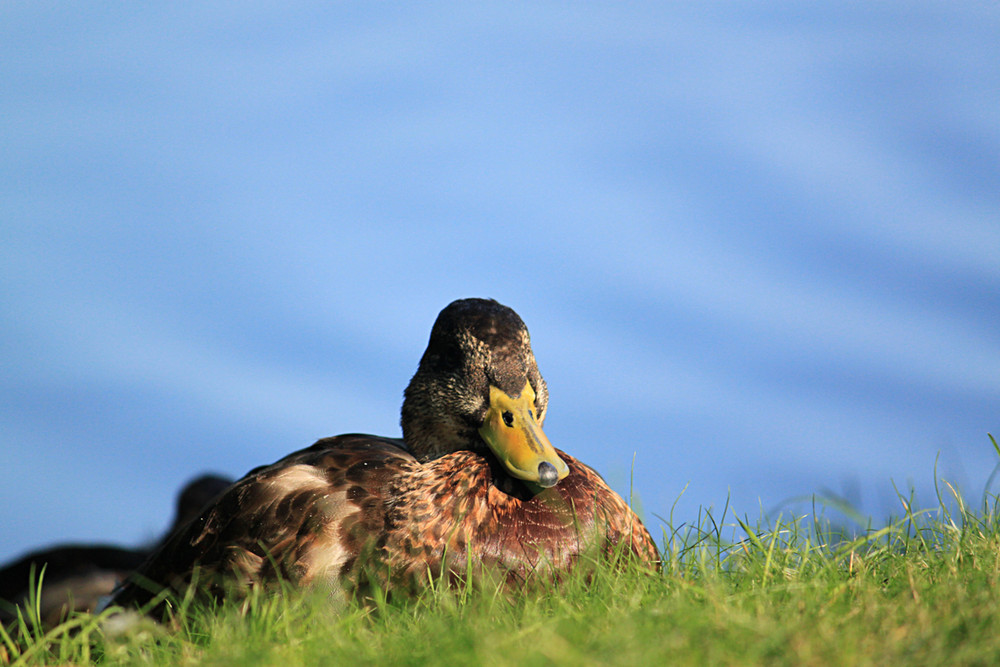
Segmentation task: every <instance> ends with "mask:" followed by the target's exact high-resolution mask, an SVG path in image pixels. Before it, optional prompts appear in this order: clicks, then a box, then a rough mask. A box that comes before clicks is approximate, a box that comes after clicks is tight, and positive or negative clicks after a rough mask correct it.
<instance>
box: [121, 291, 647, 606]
mask: <svg viewBox="0 0 1000 667" xmlns="http://www.w3.org/2000/svg"><path fill="white" fill-rule="evenodd" d="M547 403H548V393H547V388H546V386H545V383H544V381H543V380H542V378H541V375H540V374H539V373H538V370H537V366H536V365H535V361H534V357H533V355H532V354H531V350H530V344H529V342H528V338H527V329H526V328H524V325H523V323H522V322H521V320H520V318H519V317H518V316H517V315H516V314H515V313H514V311H512V310H510V309H509V308H506V307H505V306H501V305H500V304H498V303H496V302H495V301H487V300H481V299H468V300H463V301H457V302H454V303H453V304H451V305H450V306H449V307H448V308H446V309H445V310H444V311H442V313H441V315H440V316H439V317H438V321H437V322H436V323H435V325H434V328H433V330H432V332H431V340H430V343H429V345H428V349H427V351H426V352H425V354H424V357H423V358H422V359H421V362H420V366H419V368H418V370H417V373H416V375H415V376H414V378H413V380H411V382H410V385H409V386H408V387H407V390H406V397H405V401H404V404H403V410H402V425H403V438H402V439H397V438H385V437H379V436H372V435H362V434H349V435H341V436H336V437H332V438H325V439H322V440H320V441H318V442H317V443H316V444H314V445H313V446H311V447H309V448H307V449H303V450H300V451H298V452H295V453H293V454H289V455H288V456H285V457H284V458H282V459H280V460H279V461H277V462H275V463H273V464H271V465H268V466H262V467H260V468H256V469H254V470H252V471H250V472H249V473H248V474H247V475H246V476H245V477H243V478H242V479H241V480H239V481H238V482H237V483H235V484H234V485H233V486H231V487H230V488H229V489H228V490H227V491H226V492H225V493H224V494H223V495H222V496H221V497H220V498H219V499H218V500H217V501H216V502H214V503H213V504H212V505H210V506H209V507H207V508H206V509H205V511H204V512H203V513H202V514H201V515H200V516H199V517H198V518H196V519H195V520H193V521H192V522H190V523H188V524H187V525H186V526H184V527H183V528H182V529H180V530H178V531H175V532H174V533H173V534H172V535H171V537H170V538H169V539H168V540H167V541H166V542H165V543H164V544H163V545H162V546H161V547H160V548H159V549H158V550H157V551H156V552H154V553H153V554H152V556H151V557H150V558H149V559H148V560H147V561H146V562H145V563H144V564H143V565H142V566H141V567H139V568H138V570H137V572H136V575H135V576H133V577H131V578H130V579H129V580H128V581H126V582H125V584H124V585H123V586H121V587H119V589H118V590H117V591H116V593H115V595H114V598H113V600H112V603H113V604H117V605H122V606H143V605H145V604H146V603H148V602H149V601H150V600H152V599H153V598H154V597H155V596H156V595H157V594H158V593H160V591H161V590H162V589H164V588H170V589H172V591H173V592H174V593H176V594H177V595H178V596H180V595H184V594H185V593H186V592H187V590H188V588H189V586H191V585H192V584H193V583H195V582H197V585H198V587H199V588H201V589H202V590H203V591H206V592H209V593H211V594H213V595H214V597H217V598H218V597H224V596H227V595H231V594H233V592H234V590H235V591H237V592H238V591H239V590H241V589H244V590H245V587H248V586H257V585H260V584H266V583H268V582H273V581H278V580H280V581H285V582H289V583H292V584H294V585H302V586H305V585H320V586H327V587H330V588H331V590H339V591H344V592H348V593H351V592H353V593H355V594H357V593H359V592H360V593H361V594H364V591H365V590H366V587H367V586H368V585H370V584H371V583H377V584H378V585H380V586H384V587H387V588H389V589H391V590H398V589H400V588H414V587H417V588H418V587H420V586H421V585H424V584H426V582H427V581H428V575H431V576H434V577H438V576H446V577H462V576H465V575H467V574H475V573H469V572H467V570H468V568H469V566H470V565H471V566H472V567H473V569H474V570H476V571H477V572H490V573H494V574H496V575H499V576H500V577H502V578H503V579H504V580H505V581H507V582H509V583H512V584H517V583H521V582H525V581H528V580H530V579H531V578H532V577H533V576H535V575H536V574H538V573H549V574H555V575H558V574H560V573H563V572H566V571H568V570H569V569H571V568H572V567H573V565H574V563H576V561H577V560H578V559H579V558H580V557H581V556H584V555H585V554H591V553H594V554H607V555H611V554H612V553H614V552H616V551H618V550H621V551H622V552H623V553H625V554H627V555H630V556H633V557H635V558H636V559H638V560H640V561H643V562H646V563H648V564H649V565H650V566H652V567H655V566H656V565H657V564H658V562H659V554H658V552H657V549H656V545H655V543H654V541H653V540H652V538H651V537H650V535H649V533H648V531H647V530H646V528H645V527H644V526H643V525H642V522H641V521H640V520H639V518H638V517H637V516H636V515H635V513H634V512H632V510H631V508H630V507H629V506H628V504H627V503H626V502H625V501H624V500H623V499H622V498H621V497H620V496H619V495H618V494H616V493H615V492H614V491H612V490H611V489H610V488H609V487H608V486H607V485H606V484H605V483H604V481H603V480H602V479H601V477H600V476H599V475H598V474H597V473H596V472H594V471H593V470H592V469H591V468H590V467H588V466H586V465H585V464H583V463H581V462H580V461H578V460H576V459H575V458H573V457H572V456H570V455H568V454H566V453H564V452H562V451H559V450H556V449H555V448H554V447H552V446H551V444H550V443H549V442H548V440H547V438H546V437H545V435H544V434H543V433H542V432H541V423H542V421H543V419H544V417H545V412H546V410H547ZM161 599H162V598H161ZM169 605H170V603H169V599H168V600H167V601H164V602H163V603H161V604H160V605H159V606H158V607H157V608H156V612H155V613H157V614H158V615H159V614H162V612H164V611H165V610H166V608H168V607H169Z"/></svg>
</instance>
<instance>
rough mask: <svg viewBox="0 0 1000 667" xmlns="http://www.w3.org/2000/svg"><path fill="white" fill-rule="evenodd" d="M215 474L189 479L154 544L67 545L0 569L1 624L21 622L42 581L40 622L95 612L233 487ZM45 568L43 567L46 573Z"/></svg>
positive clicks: (34, 553)
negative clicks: (165, 542)
mask: <svg viewBox="0 0 1000 667" xmlns="http://www.w3.org/2000/svg"><path fill="white" fill-rule="evenodd" d="M232 481H233V480H232V479H229V478H227V477H223V476H220V475H216V474H208V473H206V474H203V475H199V476H198V477H195V478H193V479H191V480H189V481H188V482H187V483H186V484H185V485H184V486H183V487H182V488H181V491H180V493H179V494H178V496H177V500H176V503H175V511H174V518H173V521H172V523H171V525H170V527H169V528H168V529H167V532H166V533H165V534H164V536H163V537H161V538H160V539H159V540H157V541H156V542H154V543H153V544H147V545H144V546H140V547H137V548H130V547H124V546H119V545H116V544H83V543H66V544H57V545H54V546H51V547H47V548H42V549H37V550H34V551H31V552H30V553H27V554H25V555H23V556H21V557H20V558H18V559H16V560H14V561H12V562H10V563H8V564H6V565H4V566H3V567H0V624H2V625H7V624H8V623H10V622H12V621H13V620H15V619H16V618H17V607H19V606H21V607H24V606H25V605H26V604H27V602H28V600H29V599H30V595H29V592H30V591H31V589H32V588H33V587H34V586H35V585H36V582H38V581H39V580H40V581H41V584H42V585H41V591H40V593H41V594H40V596H39V598H38V612H39V620H40V621H41V623H42V626H43V627H45V628H51V627H54V626H56V625H58V624H59V623H60V621H62V620H63V619H65V618H67V617H68V615H69V613H70V612H93V611H95V610H96V609H97V607H98V606H99V604H100V602H101V599H102V598H104V597H106V596H108V595H110V594H111V592H112V591H113V590H114V589H115V586H117V585H118V584H119V583H120V582H122V581H123V580H124V579H125V578H126V577H127V576H128V575H129V574H130V573H131V572H132V571H133V570H134V569H135V568H137V567H138V566H139V565H141V564H142V563H143V561H145V560H146V558H147V557H148V556H149V555H150V553H152V552H153V551H154V550H155V549H156V548H157V546H158V544H159V543H160V542H162V541H163V540H165V539H166V536H168V535H170V534H171V533H172V532H173V531H175V530H177V529H178V528H179V527H180V526H183V525H184V524H185V523H187V522H188V521H191V520H192V519H194V518H195V517H197V516H198V514H199V513H200V512H201V509H202V508H203V507H204V506H205V505H207V504H208V503H209V502H210V501H211V500H212V499H214V498H215V497H216V496H218V495H219V494H220V493H222V491H223V490H225V488H226V487H228V486H229V485H230V484H231V483H232ZM43 568H44V569H43Z"/></svg>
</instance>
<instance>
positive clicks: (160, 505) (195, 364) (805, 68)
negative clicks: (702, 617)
mask: <svg viewBox="0 0 1000 667" xmlns="http://www.w3.org/2000/svg"><path fill="white" fill-rule="evenodd" d="M997 34H1000V9H998V8H997V6H996V5H995V4H991V3H971V2H953V3H914V2H885V3H877V4H875V3H871V4H869V3H862V4H851V5H847V4H844V5H842V6H838V5H833V4H828V3H799V2H794V3H791V2H789V3H768V4H767V5H766V7H763V6H761V5H760V4H759V3H719V4H711V5H706V4H703V3H659V2H658V3H627V4H626V3H586V4H582V5H567V4H564V3H544V2H530V3H505V4H481V3H425V4H421V5H419V6H411V7H401V6H397V5H394V4H380V5H377V6H373V5H367V4H357V5H344V4H335V5H331V4H328V3H313V2H300V3H241V4H239V5H238V6H237V5H231V4H212V3H208V4H205V3H202V4H197V5H188V6H145V5H121V4H114V5H111V4H100V5H96V6H92V5H85V4H84V5H65V4H59V3H5V4H4V5H3V7H2V8H0V90H2V91H3V92H2V94H0V225H2V239H3V242H2V243H0V293H2V294H3V297H2V302H3V306H2V307H0V317H2V324H0V350H2V352H0V363H2V367H3V372H2V373H0V448H2V450H0V451H2V454H0V457H2V458H0V469H2V470H3V478H4V484H3V485H2V486H0V504H2V506H3V507H4V508H5V509H4V510H3V513H2V519H0V521H2V530H0V534H2V535H3V539H2V540H0V559H2V560H6V559H8V558H11V557H14V556H16V555H17V554H19V553H22V552H24V551H26V550H28V549H31V548H35V547H40V546H44V545H47V544H50V543H54V542H60V541H71V540H73V541H105V542H117V543H121V544H127V545H130V544H138V543H140V542H142V541H144V540H148V539H150V538H152V537H154V536H155V535H156V534H158V533H159V531H161V530H162V529H163V528H164V527H165V526H166V525H167V524H168V523H169V520H170V514H171V512H172V506H173V496H174V494H175V493H176V491H177V489H178V488H179V487H180V486H181V484H183V482H184V481H185V480H187V479H189V478H190V477H193V476H194V475H196V474H199V473H201V472H205V471H214V472H219V473H223V474H227V475H230V476H233V477H238V476H240V475H242V474H243V473H245V472H246V471H247V470H249V469H250V468H252V467H254V466H256V465H259V464H262V463H267V462H270V461H273V460H275V459H277V458H280V457H281V456H283V455H284V454H286V453H288V452H290V451H293V450H295V449H298V448H301V447H304V446H307V445H309V444H311V443H312V442H313V441H314V440H315V439H317V438H319V437H322V436H327V435H334V434H337V433H343V432H356V431H361V432H372V433H379V434H385V435H395V434H398V432H399V427H398V418H399V404H400V402H401V397H402V390H403V388H404V387H405V385H406V383H407V381H408V380H409V377H410V376H411V375H412V373H413V371H414V370H415V369H416V364H417V361H418V359H419V357H420V354H421V353H422V351H423V347H424V345H425V344H426V341H427V337H428V335H429V332H430V327H431V324H432V323H433V321H434V318H435V317H436V315H437V313H438V311H439V310H440V309H441V308H443V307H444V306H445V305H446V304H447V303H448V302H450V301H451V300H453V299H455V298H461V297H467V296H492V297H495V298H497V299H498V300H500V301H501V302H503V303H506V304H507V305H510V306H511V307H513V308H514V309H515V310H517V311H518V312H519V313H520V314H521V316H522V317H523V319H524V320H525V321H526V322H527V324H528V327H529V329H530V331H531V333H532V339H533V344H534V348H535V352H536V356H537V357H538V360H539V365H540V368H541V370H542V373H543V375H544V376H545V377H546V379H547V381H548V383H549V387H550V391H551V403H550V410H549V415H548V417H547V421H546V432H547V434H548V435H549V438H550V439H551V440H552V442H553V443H554V444H555V445H556V446H559V447H561V448H563V449H565V450H567V451H569V452H571V453H573V454H574V455H576V456H578V457H579V458H581V459H583V460H584V461H586V462H588V463H590V464H591V465H593V466H594V467H596V468H597V469H598V470H599V471H601V472H602V473H603V474H604V475H605V477H606V478H607V479H608V480H609V482H610V483H611V484H612V485H613V486H614V487H615V488H616V489H618V490H619V491H621V492H623V493H627V492H628V490H629V488H630V484H631V486H632V487H633V488H634V489H635V491H636V492H637V493H638V494H639V496H640V497H641V500H642V503H643V507H644V509H645V514H646V517H647V519H649V523H650V524H652V527H653V529H654V532H655V533H657V534H658V530H659V529H658V525H659V520H658V519H656V518H655V516H653V513H656V514H660V515H662V516H666V515H667V514H669V512H670V511H671V507H672V506H673V505H674V503H675V501H677V502H676V507H675V508H674V517H675V522H676V523H680V522H681V521H688V520H693V519H694V518H695V516H696V514H697V511H698V508H699V507H702V506H704V507H708V506H713V507H715V508H716V509H720V508H721V507H722V506H723V505H724V504H725V503H726V501H727V498H728V499H729V502H730V505H731V506H732V507H734V508H735V509H736V510H737V511H738V512H740V513H746V514H749V515H750V516H751V517H757V516H759V515H760V511H761V508H763V509H764V510H765V511H768V512H772V511H773V512H777V511H781V510H782V509H784V511H785V512H786V514H787V513H788V512H790V511H793V509H792V508H794V506H793V505H788V504H786V501H787V500H788V499H790V498H796V497H800V496H808V495H809V494H813V493H832V494H838V495H844V496H846V497H847V498H848V499H850V500H851V501H852V502H854V503H855V504H856V505H857V506H858V507H860V508H861V509H862V510H863V511H865V512H868V513H871V514H873V515H875V516H876V517H881V516H884V515H886V514H888V513H889V512H893V511H898V507H899V506H898V503H897V502H896V501H895V493H894V491H893V484H894V483H895V485H896V487H898V488H900V489H908V488H909V487H910V486H911V485H913V486H914V487H915V488H916V490H917V492H918V504H920V505H922V506H930V505H933V504H934V497H933V472H934V466H935V459H936V458H937V457H938V456H940V459H939V462H938V473H939V474H940V475H941V476H942V477H943V478H945V479H948V480H949V481H951V482H952V483H954V484H957V485H959V486H960V488H962V489H963V491H964V492H965V493H966V494H967V496H968V497H969V498H970V499H971V500H973V501H976V502H978V500H979V498H980V497H981V494H982V492H983V489H984V484H985V483H986V480H987V478H988V476H989V474H990V473H991V471H992V470H993V468H994V466H995V465H996V463H997V460H998V459H997V455H996V453H995V452H993V450H992V446H991V445H990V443H989V440H988V438H987V435H986V434H987V433H988V432H992V433H994V434H995V435H1000V327H998V325H997V322H998V321H1000V318H998V316H997V313H998V312H1000V159H998V157H997V156H1000V42H998V41H997V39H996V35H997ZM633 461H634V471H633ZM685 487H686V490H684V489H685ZM993 490H994V491H995V490H996V489H993ZM682 491H683V495H682ZM678 498H679V500H678ZM921 501H922V502H921Z"/></svg>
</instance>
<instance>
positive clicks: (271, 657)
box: [0, 482, 1000, 667]
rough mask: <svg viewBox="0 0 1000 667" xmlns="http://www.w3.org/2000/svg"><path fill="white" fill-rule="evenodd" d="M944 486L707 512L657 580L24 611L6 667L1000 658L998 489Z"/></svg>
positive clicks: (684, 531) (614, 572) (630, 577)
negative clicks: (883, 499)
mask: <svg viewBox="0 0 1000 667" xmlns="http://www.w3.org/2000/svg"><path fill="white" fill-rule="evenodd" d="M940 488H941V489H942V491H943V493H942V495H939V498H938V501H939V506H938V507H937V508H934V509H933V510H932V511H922V512H918V511H916V510H915V509H913V508H912V507H910V501H909V500H908V499H906V498H902V497H901V498H900V503H901V507H902V510H901V517H900V519H899V520H897V521H893V522H892V523H891V524H890V525H887V526H885V527H882V528H879V529H877V530H876V529H874V528H869V529H866V530H862V531H861V532H862V534H861V535H859V536H857V537H854V538H852V539H844V538H843V535H844V532H843V531H842V530H838V529H836V528H835V527H834V526H831V525H830V524H829V523H826V522H824V521H822V520H821V519H818V518H817V517H816V516H815V515H810V516H804V517H793V518H790V519H787V520H782V519H778V520H775V521H772V522H769V523H766V524H765V523H763V522H755V523H754V524H753V525H751V524H750V523H749V522H748V521H747V520H746V519H745V518H736V517H730V516H725V515H723V516H719V517H713V516H711V515H710V514H708V513H704V514H703V515H702V516H700V517H699V518H698V519H697V521H695V522H691V523H686V524H682V525H680V526H678V527H673V526H670V525H667V526H666V528H665V529H664V531H663V540H662V546H663V549H664V555H665V562H664V569H663V572H662V573H659V574H653V573H649V572H644V571H640V570H638V569H636V568H632V567H624V568H612V567H608V566H606V565H605V564H599V563H590V564H587V565H585V566H584V567H581V568H580V569H579V571H578V572H576V573H575V575H574V576H573V577H571V578H570V579H569V580H567V581H563V582H561V583H559V584H558V585H556V584H548V585H546V584H539V585H538V586H537V587H536V588H535V589H534V590H531V591H527V592H520V593H516V594H511V593H510V592H505V591H501V590H497V589H496V588H494V587H490V586H482V585H471V584H470V585H467V586H465V587H458V588H456V587H446V586H438V585H435V582H430V585H429V586H428V589H427V591H426V592H425V594H424V595H423V596H422V597H420V598H419V599H416V600H405V601H386V600H374V601H371V602H370V603H368V604H361V603H356V602H349V603H343V604H340V605H332V604H331V603H330V601H329V599H325V598H323V597H322V596H320V595H319V594H317V593H315V592H313V593H309V592H301V591H285V592H284V593H277V594H273V593H272V594H260V595H257V596H256V597H254V598H252V599H250V600H248V601H246V602H245V603H243V604H235V603H234V604H229V605H225V606H223V607H222V608H219V609H205V608H197V607H196V606H194V605H191V606H190V607H189V608H187V610H186V615H185V616H184V618H183V620H182V622H181V623H180V627H179V628H177V629H175V630H169V631H168V630H166V629H164V628H163V627H160V626H157V625H154V624H152V623H150V622H143V623H140V624H138V625H135V626H133V627H131V628H129V629H127V630H125V631H122V632H119V633H111V632H106V631H105V629H104V628H105V627H106V626H102V621H105V620H106V619H107V616H108V614H107V613H105V614H104V615H102V616H89V615H81V616H78V617H75V618H72V619H70V620H68V621H67V622H66V623H65V624H63V625H62V626H60V627H58V628H55V629H54V630H51V631H49V632H47V633H45V632H43V631H42V630H40V629H37V628H36V627H35V626H34V624H33V623H32V621H31V619H30V618H25V619H23V620H22V622H21V623H20V624H18V625H17V626H15V627H13V628H9V629H8V630H7V631H6V632H5V633H3V634H2V636H0V646H2V648H0V664H11V663H13V664H52V663H56V664H66V663H72V664H87V663H90V662H95V663H100V664H109V665H116V664H137V663H138V664H156V665H159V664H189V663H198V664H225V665H231V664H240V665H282V666H283V667H287V666H288V665H299V664H309V665H312V664H345V663H346V664H361V665H365V664H373V665H374V664H393V665H408V664H413V665H418V664H419V665H466V664H467V665H616V664H619V665H642V664H671V665H677V664H680V665H685V664H690V665H705V664H726V665H756V664H790V665H829V664H851V665H865V664H872V665H886V664H908V665H912V664H927V665H931V664H932V665H941V664H1000V523H998V519H1000V517H998V514H997V510H998V508H997V497H996V496H993V495H990V494H987V495H986V496H985V499H984V501H983V503H982V505H981V506H979V507H975V508H970V507H968V506H966V505H965V503H964V502H963V500H962V498H961V497H960V496H959V495H958V494H957V493H956V492H954V491H953V490H952V489H951V488H950V487H949V486H948V485H947V484H946V483H943V482H942V483H941V487H940ZM650 523H651V524H653V523H654V522H652V521H651V522H650ZM668 523H669V522H668ZM727 534H728V537H727Z"/></svg>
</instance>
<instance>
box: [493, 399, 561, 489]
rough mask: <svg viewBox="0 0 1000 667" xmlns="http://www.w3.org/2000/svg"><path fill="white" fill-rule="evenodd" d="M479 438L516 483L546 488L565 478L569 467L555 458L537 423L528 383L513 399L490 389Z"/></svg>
mask: <svg viewBox="0 0 1000 667" xmlns="http://www.w3.org/2000/svg"><path fill="white" fill-rule="evenodd" d="M479 435H481V436H482V438H483V440H485V441H486V444H487V445H489V447H490V450H492V451H493V454H494V455H495V456H496V457H497V458H498V459H499V460H500V462H501V463H503V465H504V467H505V468H507V470H508V472H510V474H511V475H513V476H514V477H517V478H518V479H523V480H525V481H527V482H534V483H535V484H537V485H538V486H541V487H544V488H548V487H550V486H555V485H556V483H557V482H559V480H561V479H565V478H566V475H568V474H569V466H567V465H566V462H565V461H563V460H562V459H561V458H559V455H558V454H556V450H555V449H554V448H553V447H552V443H550V442H549V439H548V438H547V437H545V433H543V432H542V427H541V426H540V425H539V423H538V415H537V414H536V413H535V390H534V389H532V388H531V383H530V382H526V383H525V384H524V389H522V390H521V393H520V394H518V395H517V396H508V395H507V394H506V393H504V392H503V391H501V390H500V389H497V388H496V387H494V386H490V408H489V411H488V412H487V413H486V421H485V422H483V425H482V427H481V428H480V429H479Z"/></svg>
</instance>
